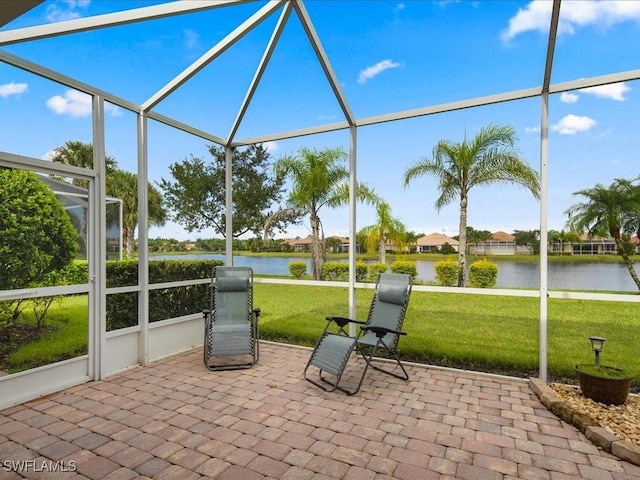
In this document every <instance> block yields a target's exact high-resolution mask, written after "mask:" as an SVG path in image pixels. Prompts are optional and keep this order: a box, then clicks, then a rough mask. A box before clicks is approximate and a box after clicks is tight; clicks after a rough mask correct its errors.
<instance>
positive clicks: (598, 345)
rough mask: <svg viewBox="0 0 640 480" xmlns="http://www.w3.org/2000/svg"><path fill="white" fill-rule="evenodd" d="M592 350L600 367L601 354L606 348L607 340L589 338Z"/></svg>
mask: <svg viewBox="0 0 640 480" xmlns="http://www.w3.org/2000/svg"><path fill="white" fill-rule="evenodd" d="M589 340H591V348H592V349H593V352H594V353H595V355H596V365H600V352H601V351H602V349H603V348H604V342H605V339H604V338H602V337H589Z"/></svg>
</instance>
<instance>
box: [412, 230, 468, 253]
mask: <svg viewBox="0 0 640 480" xmlns="http://www.w3.org/2000/svg"><path fill="white" fill-rule="evenodd" d="M445 243H448V244H449V245H451V246H452V247H453V249H454V250H455V251H456V252H457V251H458V241H457V240H456V239H454V238H451V237H447V236H446V235H443V234H442V233H430V234H429V235H425V236H424V237H420V238H419V239H418V240H417V241H416V252H417V253H433V252H438V251H440V248H442V246H443V245H444V244H445Z"/></svg>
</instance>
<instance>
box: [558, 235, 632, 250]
mask: <svg viewBox="0 0 640 480" xmlns="http://www.w3.org/2000/svg"><path fill="white" fill-rule="evenodd" d="M629 242H630V243H631V245H633V246H634V252H635V253H640V241H639V240H638V237H637V236H633V237H631V238H630V239H629ZM549 252H553V253H565V254H571V255H615V254H616V253H618V248H617V247H616V242H615V240H614V239H613V238H612V237H596V236H589V235H588V234H586V233H583V234H582V235H580V241H579V242H567V241H565V242H560V241H556V242H554V243H553V244H551V245H549Z"/></svg>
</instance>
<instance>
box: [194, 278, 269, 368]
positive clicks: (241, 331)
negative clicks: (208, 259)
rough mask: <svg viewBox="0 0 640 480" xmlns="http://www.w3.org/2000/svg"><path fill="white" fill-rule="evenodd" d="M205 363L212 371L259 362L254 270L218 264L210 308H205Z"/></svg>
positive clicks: (257, 312) (249, 365)
mask: <svg viewBox="0 0 640 480" xmlns="http://www.w3.org/2000/svg"><path fill="white" fill-rule="evenodd" d="M202 313H203V315H204V321H205V329H204V364H205V365H206V367H207V368H208V369H209V370H229V369H236V368H249V367H252V366H253V365H255V364H256V362H257V361H258V358H259V355H260V352H259V335H258V317H259V316H260V309H259V308H253V271H252V270H251V269H250V268H248V267H215V268H214V269H213V274H212V278H211V308H210V309H206V310H203V312H202Z"/></svg>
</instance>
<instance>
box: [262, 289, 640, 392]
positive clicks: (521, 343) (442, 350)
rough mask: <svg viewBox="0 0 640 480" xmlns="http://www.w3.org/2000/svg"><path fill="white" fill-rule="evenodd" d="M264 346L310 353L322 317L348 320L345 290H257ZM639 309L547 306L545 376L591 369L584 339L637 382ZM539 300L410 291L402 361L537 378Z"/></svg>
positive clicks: (366, 300)
mask: <svg viewBox="0 0 640 480" xmlns="http://www.w3.org/2000/svg"><path fill="white" fill-rule="evenodd" d="M254 288H255V300H254V303H255V305H256V306H259V307H260V308H262V312H263V313H262V316H261V317H260V332H261V336H262V338H267V339H271V340H281V341H286V342H289V343H296V344H304V345H313V344H314V343H315V342H316V340H317V339H318V335H319V333H320V332H321V330H322V328H324V325H325V322H326V321H325V317H326V316H327V315H342V316H346V315H347V314H348V296H347V295H348V294H347V291H346V289H341V288H337V287H336V288H327V287H297V286H296V287H294V286H289V285H274V284H256V285H255V287H254ZM372 295H373V291H372V290H358V291H357V293H356V299H357V300H356V304H357V311H358V317H359V319H360V320H366V315H367V311H368V308H369V305H370V303H371V297H372ZM637 308H638V307H637V305H636V304H631V303H617V302H595V301H584V300H559V299H551V300H549V306H548V325H547V338H548V370H549V376H553V377H555V378H558V379H567V378H573V377H574V373H573V367H574V365H575V364H577V363H589V362H591V361H593V353H592V351H591V343H590V341H589V339H588V337H589V336H590V335H599V336H602V337H605V338H606V339H607V342H606V343H605V348H604V351H603V353H602V354H601V361H602V363H603V364H608V365H614V366H617V367H621V368H625V369H627V370H629V371H631V372H633V374H635V375H639V374H640V355H638V353H639V351H638V349H639V348H640V347H639V345H638V343H637V339H638V338H640V323H638V322H637ZM539 328H540V327H539V300H538V299H537V298H522V297H505V296H485V295H460V294H448V293H432V292H417V291H414V292H413V293H412V295H411V300H410V302H409V308H408V311H407V316H406V319H405V324H404V330H405V331H406V332H407V333H408V335H407V336H406V337H403V338H402V339H401V340H400V350H401V352H402V356H403V357H404V358H405V359H408V360H413V361H417V362H426V363H433V364H437V365H444V366H451V367H458V368H468V369H473V370H479V371H491V372H498V373H505V374H510V375H521V376H529V375H536V374H537V372H538V366H539V353H538V350H539V348H538V346H539V338H540V337H539Z"/></svg>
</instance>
